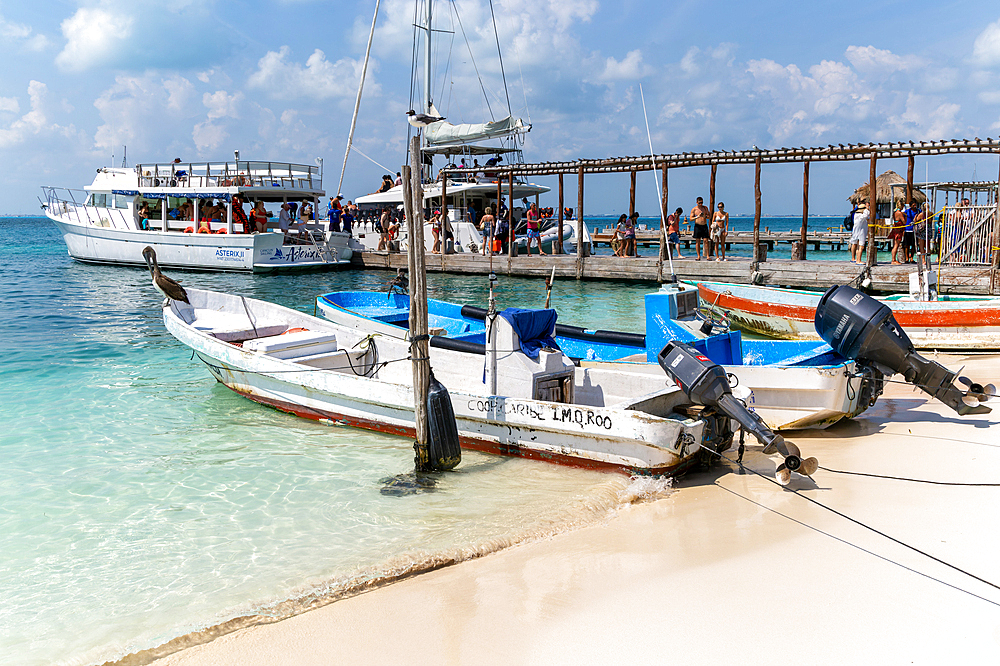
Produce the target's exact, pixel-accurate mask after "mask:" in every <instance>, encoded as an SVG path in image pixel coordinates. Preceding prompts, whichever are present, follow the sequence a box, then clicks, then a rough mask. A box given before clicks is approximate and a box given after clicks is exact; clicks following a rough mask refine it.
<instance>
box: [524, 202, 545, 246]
mask: <svg viewBox="0 0 1000 666" xmlns="http://www.w3.org/2000/svg"><path fill="white" fill-rule="evenodd" d="M527 218H528V219H527V222H526V224H527V227H528V231H527V237H528V240H527V243H526V246H527V250H528V256H529V257H530V256H531V241H532V240H534V241H535V242H536V243H538V254H539V255H544V254H545V251H544V250H542V236H541V234H540V233H539V228H538V219H539V213H538V206H536V205H535V204H531V207H530V208H528V214H527Z"/></svg>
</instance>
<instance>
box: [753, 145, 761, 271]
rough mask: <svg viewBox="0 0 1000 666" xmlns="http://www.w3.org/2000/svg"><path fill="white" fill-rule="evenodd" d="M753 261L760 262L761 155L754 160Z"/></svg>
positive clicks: (755, 264) (755, 266)
mask: <svg viewBox="0 0 1000 666" xmlns="http://www.w3.org/2000/svg"><path fill="white" fill-rule="evenodd" d="M753 200H754V209H753V263H754V270H756V268H757V264H759V263H760V157H759V156H758V157H757V159H755V160H754V162H753Z"/></svg>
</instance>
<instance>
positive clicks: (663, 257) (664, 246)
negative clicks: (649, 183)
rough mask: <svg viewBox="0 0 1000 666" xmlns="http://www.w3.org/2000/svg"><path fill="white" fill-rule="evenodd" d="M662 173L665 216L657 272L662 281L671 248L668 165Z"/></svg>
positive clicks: (664, 166)
mask: <svg viewBox="0 0 1000 666" xmlns="http://www.w3.org/2000/svg"><path fill="white" fill-rule="evenodd" d="M661 171H662V172H663V187H662V189H663V201H661V202H660V207H661V208H662V211H661V212H662V214H663V222H662V223H661V224H660V267H659V269H658V270H657V273H659V279H660V280H662V279H663V262H664V260H666V258H667V252H669V251H670V248H669V247H667V224H666V220H667V217H668V216H669V213H668V208H667V165H666V163H664V165H663V166H662V167H661Z"/></svg>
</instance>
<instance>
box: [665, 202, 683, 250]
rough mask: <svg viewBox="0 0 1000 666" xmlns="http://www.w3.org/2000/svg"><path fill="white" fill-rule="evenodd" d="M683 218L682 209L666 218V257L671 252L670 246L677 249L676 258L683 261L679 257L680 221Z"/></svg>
mask: <svg viewBox="0 0 1000 666" xmlns="http://www.w3.org/2000/svg"><path fill="white" fill-rule="evenodd" d="M683 217H684V209H683V208H678V209H677V210H675V211H674V214H673V215H668V216H667V256H670V253H671V252H673V250H672V249H671V246H674V247H676V248H677V258H678V259H683V258H684V257H683V256H682V255H681V219H682V218H683Z"/></svg>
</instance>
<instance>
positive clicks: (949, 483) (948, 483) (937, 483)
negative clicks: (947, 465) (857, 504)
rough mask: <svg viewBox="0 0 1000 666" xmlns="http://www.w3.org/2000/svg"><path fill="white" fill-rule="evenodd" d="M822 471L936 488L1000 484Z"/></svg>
mask: <svg viewBox="0 0 1000 666" xmlns="http://www.w3.org/2000/svg"><path fill="white" fill-rule="evenodd" d="M819 468H820V469H821V470H824V471H827V472H833V473H834V474H848V475H850V476H869V477H871V478H873V479H891V480H892V481H911V482H913V483H930V484H932V485H935V486H971V487H973V488H996V487H998V486H1000V483H962V482H955V481H931V480H929V479H909V478H906V477H905V476H890V475H888V474H871V473H868V472H849V471H845V470H842V469H830V468H829V467H823V466H822V465H820V466H819Z"/></svg>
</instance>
